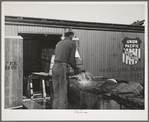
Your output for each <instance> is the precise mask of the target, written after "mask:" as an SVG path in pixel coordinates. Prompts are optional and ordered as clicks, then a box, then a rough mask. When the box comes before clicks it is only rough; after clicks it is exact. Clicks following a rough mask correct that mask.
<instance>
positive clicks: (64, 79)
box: [52, 32, 79, 109]
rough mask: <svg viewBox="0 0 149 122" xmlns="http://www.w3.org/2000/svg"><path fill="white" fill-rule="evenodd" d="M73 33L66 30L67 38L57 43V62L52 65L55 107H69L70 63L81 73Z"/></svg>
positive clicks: (53, 106)
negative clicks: (77, 63)
mask: <svg viewBox="0 0 149 122" xmlns="http://www.w3.org/2000/svg"><path fill="white" fill-rule="evenodd" d="M73 35H74V33H73V32H66V33H65V39H64V40H62V41H60V42H59V43H58V44H57V45H56V49H55V60H54V62H55V63H54V65H53V67H52V83H53V91H54V101H53V105H52V108H53V109H66V108H68V98H67V90H68V76H67V73H68V64H69V65H70V66H71V67H72V68H73V70H74V72H75V73H76V74H78V73H79V71H78V68H77V67H76V60H75V51H76V44H75V43H73V42H72V38H73Z"/></svg>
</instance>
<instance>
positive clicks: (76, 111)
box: [74, 110, 88, 114]
mask: <svg viewBox="0 0 149 122" xmlns="http://www.w3.org/2000/svg"><path fill="white" fill-rule="evenodd" d="M74 113H77V114H82V113H84V114H87V113H88V112H86V111H82V110H75V111H74Z"/></svg>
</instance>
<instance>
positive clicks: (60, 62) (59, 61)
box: [54, 61, 67, 64]
mask: <svg viewBox="0 0 149 122" xmlns="http://www.w3.org/2000/svg"><path fill="white" fill-rule="evenodd" d="M54 62H55V63H65V64H67V63H66V62H64V61H54Z"/></svg>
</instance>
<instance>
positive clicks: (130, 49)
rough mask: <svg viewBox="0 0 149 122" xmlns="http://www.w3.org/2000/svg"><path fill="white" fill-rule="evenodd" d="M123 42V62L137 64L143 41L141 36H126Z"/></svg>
mask: <svg viewBox="0 0 149 122" xmlns="http://www.w3.org/2000/svg"><path fill="white" fill-rule="evenodd" d="M122 43H123V53H122V55H123V56H122V58H123V62H124V63H126V64H128V65H134V64H137V63H138V62H139V61H140V60H141V59H140V54H141V53H140V44H141V43H142V42H141V40H140V39H139V38H135V39H133V38H128V37H125V38H124V39H123V40H122Z"/></svg>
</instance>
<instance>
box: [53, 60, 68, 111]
mask: <svg viewBox="0 0 149 122" xmlns="http://www.w3.org/2000/svg"><path fill="white" fill-rule="evenodd" d="M67 73H68V66H67V64H66V63H60V62H56V63H55V64H54V65H53V67H52V84H53V92H54V100H53V105H52V108H53V109H66V108H67V107H68V96H67V90H68V76H67Z"/></svg>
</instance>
